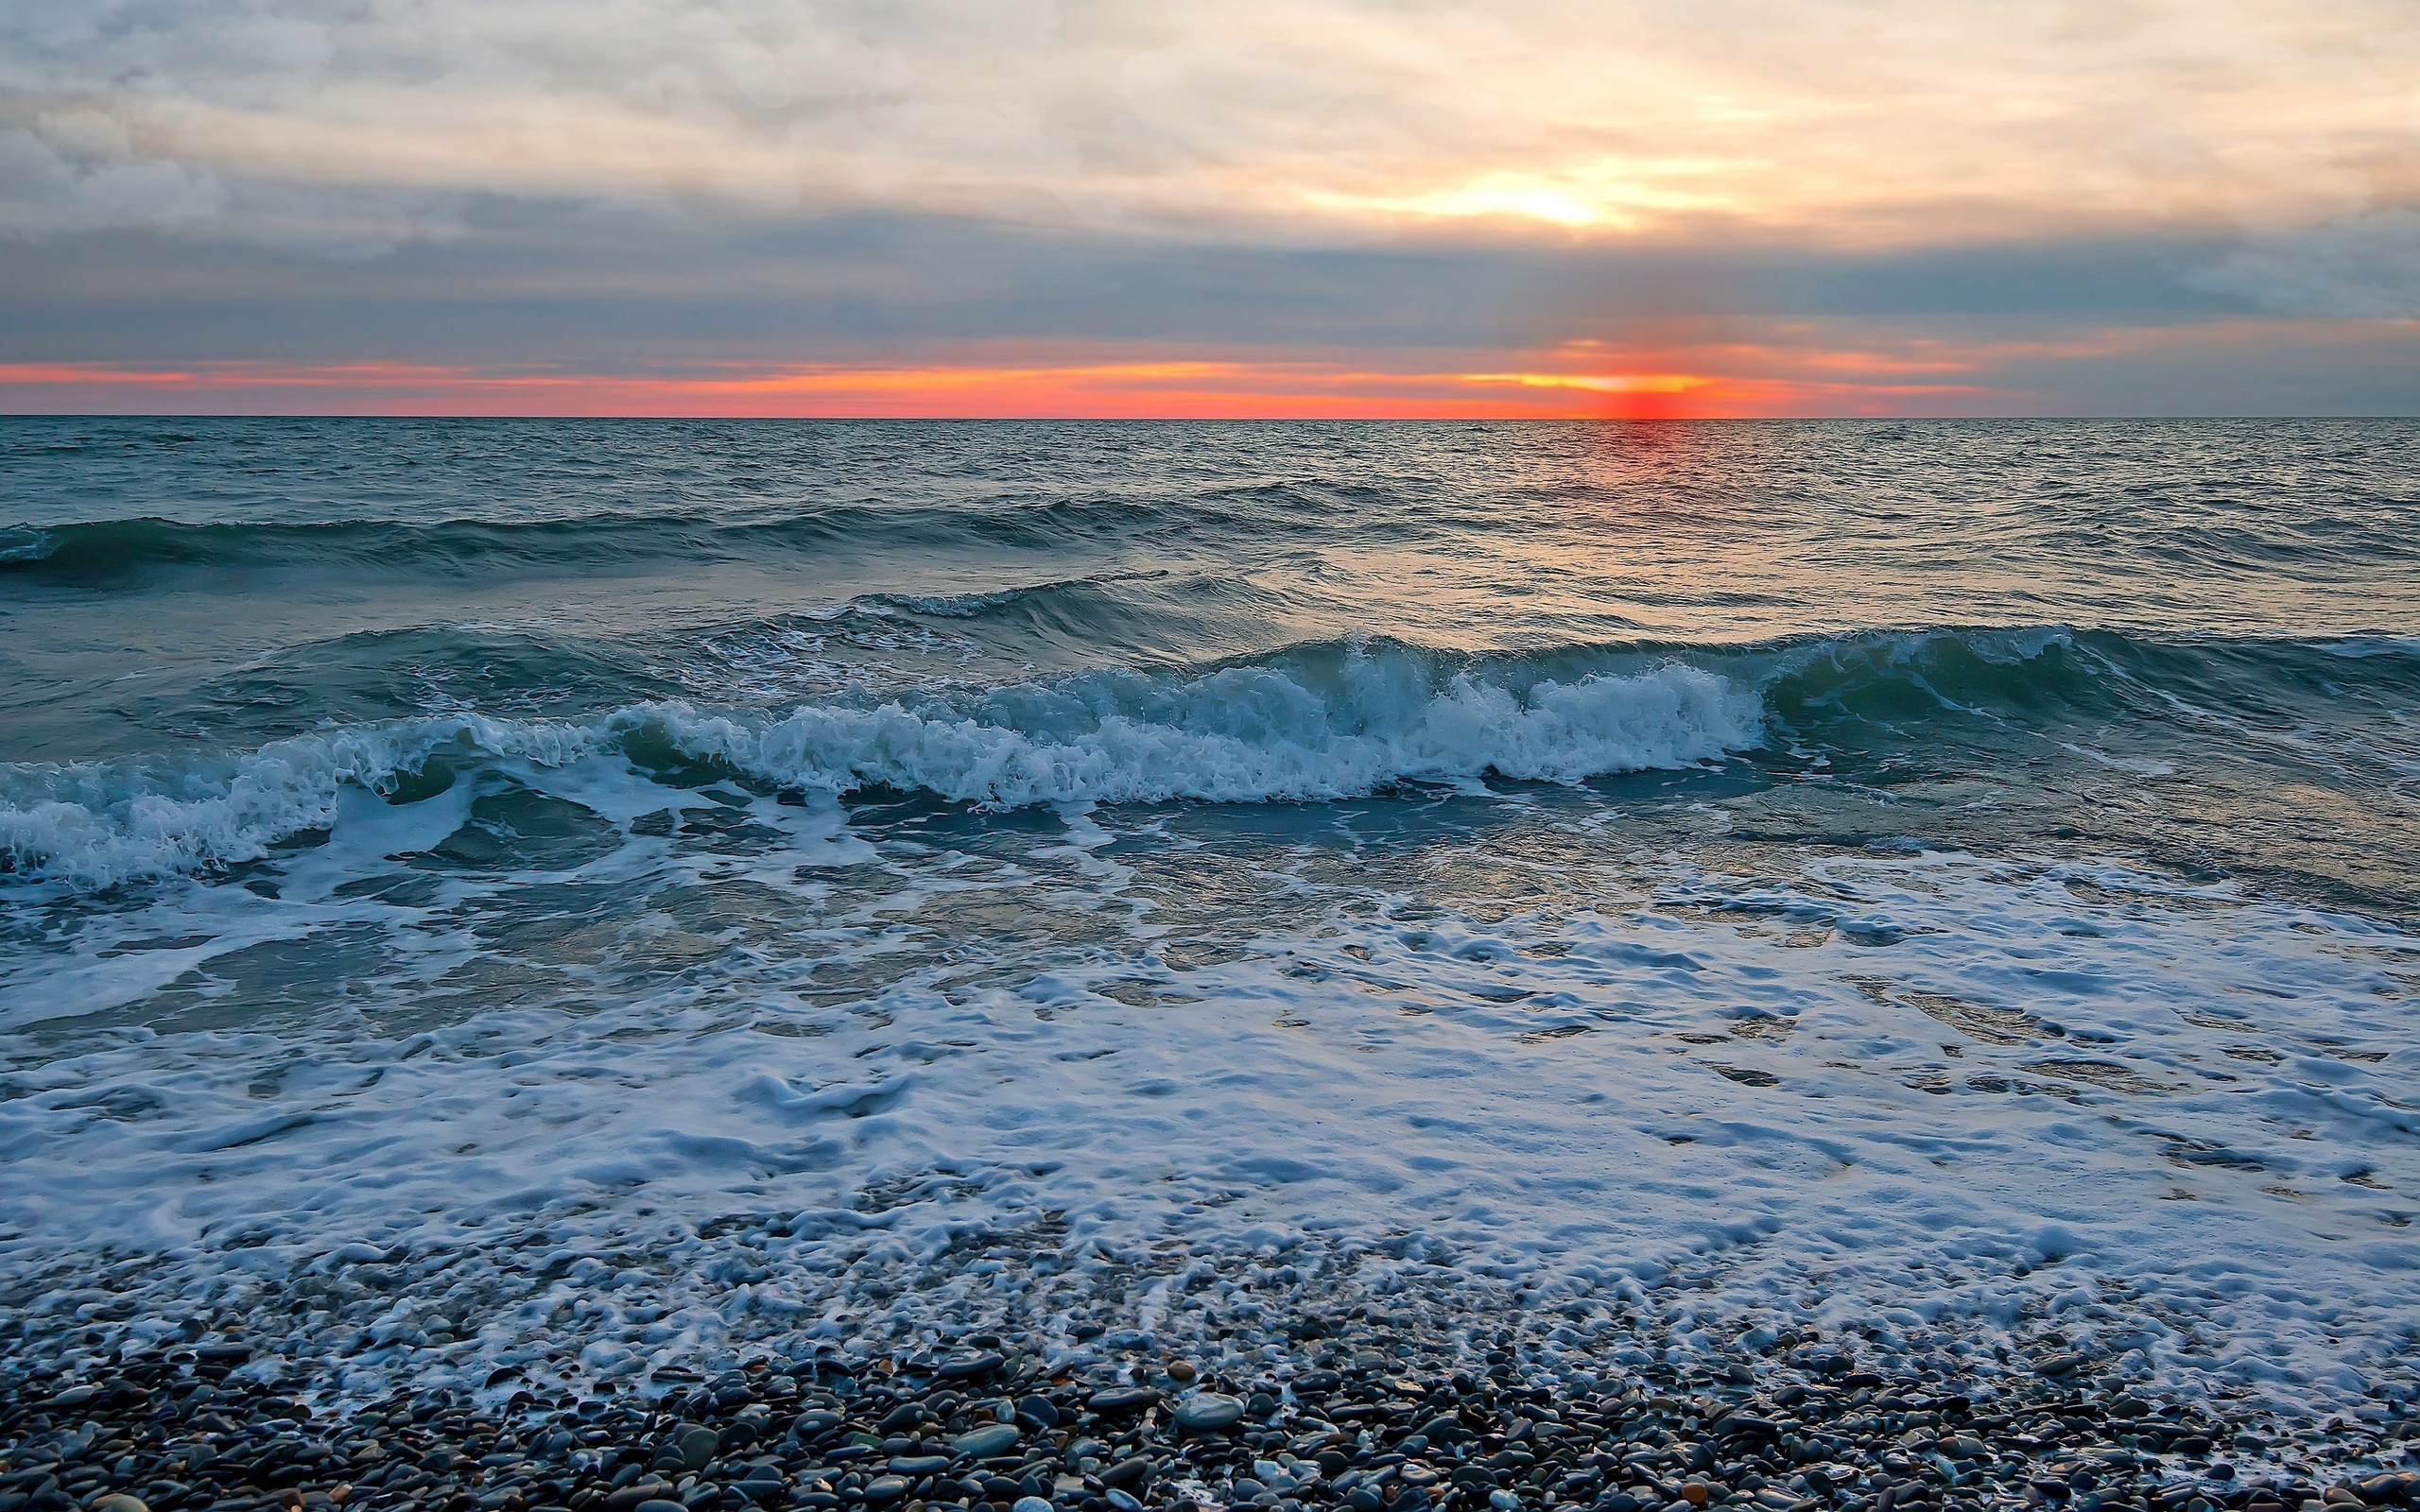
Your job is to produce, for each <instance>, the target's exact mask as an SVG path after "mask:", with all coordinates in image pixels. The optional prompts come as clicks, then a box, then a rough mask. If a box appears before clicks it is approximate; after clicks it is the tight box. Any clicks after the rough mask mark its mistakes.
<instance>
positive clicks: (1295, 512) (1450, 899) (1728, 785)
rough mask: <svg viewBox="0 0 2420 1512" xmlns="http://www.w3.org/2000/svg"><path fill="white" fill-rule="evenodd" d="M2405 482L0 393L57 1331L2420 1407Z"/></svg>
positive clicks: (1347, 432)
mask: <svg viewBox="0 0 2420 1512" xmlns="http://www.w3.org/2000/svg"><path fill="white" fill-rule="evenodd" d="M2415 475H2420V426H2415V425H2414V424H2411V423H2409V422H2401V421H2358V422H2357V421H2346V422H2319V421H2311V422H2302V421H2296V422H2277V423H2274V424H2250V423H2244V424H2236V423H2227V422H2173V423H2169V422H2160V423H2144V424H2123V425H2118V424H2109V425H2102V424H2081V423H2066V422H2042V423H2038V424H2037V423H2027V424H1987V423H1976V424H1937V425H1936V424H1924V425H1866V424H1847V423H1842V424H1831V423H1808V424H1775V425H1737V426H1720V425H1718V426H1695V425H1678V426H1668V427H1643V428H1623V427H1601V426H1526V425H1525V426H1494V425H1461V424H1436V425H1403V426H1392V425H1373V426H1253V425H1132V426H1118V425H1101V426H1092V425H1057V426H1053V425H1004V426H978V425H968V426H945V425H936V426H886V425H761V426H759V425H717V424H695V425H683V424H671V423H665V424H656V423H647V422H629V423H623V422H596V423H590V422H572V421H563V422H537V421H533V422H528V423H497V424H488V425H453V424H444V423H436V422H428V423H423V422H386V421H358V422H351V421H325V422H322V421H158V422H154V421H73V420H61V421H7V422H6V423H0V483H5V484H6V487H5V488H0V498H7V499H9V500H12V501H16V504H15V506H14V507H17V508H18V509H19V511H20V513H19V515H17V516H14V517H0V630H5V641H0V707H6V708H7V709H8V711H9V717H8V718H7V719H5V720H0V1164H4V1165H5V1172H6V1177H7V1179H6V1180H5V1182H0V1337H7V1338H9V1339H10V1340H11V1341H12V1347H13V1348H18V1349H24V1350H26V1351H29V1352H30V1353H34V1354H41V1355H44V1356H59V1355H61V1354H62V1353H73V1352H76V1351H87V1352H90V1351H106V1350H108V1349H113V1348H115V1347H116V1345H117V1343H119V1342H121V1341H122V1340H123V1339H125V1338H127V1337H136V1338H140V1337H146V1336H152V1335H156V1334H158V1333H159V1332H161V1331H163V1330H167V1329H172V1328H174V1327H176V1325H177V1324H178V1323H179V1322H180V1321H181V1320H186V1319H191V1320H193V1321H197V1322H201V1323H203V1324H204V1325H205V1326H206V1327H210V1328H219V1327H224V1326H228V1325H230V1324H231V1323H233V1322H240V1323H242V1325H243V1326H244V1327H245V1329H246V1330H247V1337H248V1339H250V1340H252V1341H255V1342H263V1341H268V1342H271V1343H273V1346H274V1347H273V1348H270V1347H267V1346H266V1344H265V1346H264V1348H262V1349H261V1350H260V1351H259V1353H258V1356H257V1358H256V1362H255V1365H254V1366H251V1367H248V1368H251V1369H253V1370H254V1371H255V1373H266V1374H270V1375H274V1376H277V1377H279V1378H280V1379H281V1380H282V1381H283V1382H284V1383H285V1384H286V1385H287V1386H288V1387H290V1388H292V1389H294V1390H297V1391H301V1392H303V1393H305V1394H320V1395H326V1394H343V1393H348V1392H355V1393H367V1392H371V1391H374V1390H376V1389H378V1388H379V1385H380V1383H382V1382H391V1381H393V1380H394V1379H395V1378H397V1377H407V1378H410V1379H414V1380H419V1381H423V1382H428V1381H436V1382H444V1383H454V1384H467V1385H469V1386H471V1387H473V1388H477V1389H490V1388H493V1389H495V1390H499V1391H510V1389H512V1387H511V1385H510V1381H511V1380H513V1379H527V1380H529V1381H532V1382H537V1381H540V1380H542V1379H544V1380H556V1381H563V1382H577V1381H597V1380H615V1381H624V1382H636V1383H641V1384H644V1383H646V1382H647V1381H648V1374H649V1372H650V1371H651V1370H652V1369H654V1368H656V1367H657V1366H663V1365H666V1364H689V1365H698V1366H709V1367H714V1366H717V1363H718V1362H722V1361H727V1360H728V1359H730V1358H731V1357H733V1356H734V1354H735V1352H737V1351H739V1350H741V1349H771V1350H775V1351H778V1352H781V1353H784V1354H785V1355H788V1354H795V1353H797V1352H799V1351H802V1350H804V1351H808V1352H812V1351H814V1350H818V1349H821V1350H838V1351H842V1352H847V1353H852V1354H856V1355H879V1354H900V1353H902V1352H914V1351H919V1350H925V1349H940V1348H944V1347H946V1346H947V1345H948V1344H949V1343H950V1341H951V1340H953V1339H957V1338H960V1337H963V1336H965V1335H967V1334H968V1333H969V1332H970V1331H979V1330H989V1331H991V1332H999V1333H1001V1334H1002V1336H1003V1337H1004V1338H1007V1339H1010V1340H1011V1341H1014V1342H1015V1344H1016V1347H1017V1348H1019V1349H1028V1350H1029V1351H1031V1352H1035V1353H1039V1354H1041V1355H1043V1356H1045V1357H1046V1358H1048V1359H1050V1360H1052V1361H1054V1362H1057V1363H1059V1364H1063V1365H1075V1366H1084V1365H1087V1364H1089V1365H1093V1366H1100V1367H1101V1368H1102V1369H1103V1370H1108V1369H1112V1368H1114V1367H1115V1361H1116V1360H1117V1359H1118V1358H1123V1356H1119V1355H1118V1354H1117V1351H1119V1350H1127V1351H1130V1354H1131V1351H1136V1350H1144V1349H1164V1348H1174V1347H1176V1346H1178V1345H1180V1344H1182V1345H1183V1346H1184V1347H1185V1348H1187V1349H1191V1350H1194V1351H1195V1352H1197V1353H1198V1354H1201V1355H1203V1356H1204V1357H1205V1358H1206V1357H1214V1356H1217V1355H1219V1353H1220V1352H1221V1351H1225V1352H1229V1353H1233V1352H1236V1351H1245V1352H1251V1351H1258V1350H1264V1349H1272V1348H1274V1349H1280V1350H1281V1351H1282V1350H1283V1349H1284V1348H1285V1347H1286V1339H1287V1334H1286V1330H1287V1329H1288V1327H1290V1326H1292V1325H1293V1324H1294V1323H1295V1322H1297V1321H1299V1319H1300V1318H1301V1317H1303V1316H1306V1315H1309V1314H1321V1315H1330V1314H1338V1313H1340V1312H1345V1311H1349V1310H1350V1308H1351V1307H1352V1306H1355V1305H1366V1306H1368V1307H1374V1308H1378V1309H1382V1310H1384V1311H1386V1312H1388V1313H1389V1314H1392V1315H1393V1316H1394V1317H1395V1318H1397V1319H1398V1320H1400V1319H1402V1318H1404V1317H1406V1316H1411V1317H1416V1318H1417V1320H1418V1321H1419V1323H1420V1326H1421V1328H1422V1329H1423V1330H1424V1331H1425V1332H1426V1335H1427V1336H1429V1338H1430V1341H1431V1342H1432V1343H1434V1344H1436V1345H1437V1346H1438V1347H1439V1348H1440V1349H1446V1350H1447V1352H1451V1349H1452V1348H1454V1347H1456V1345H1457V1341H1461V1343H1462V1344H1467V1345H1470V1346H1471V1347H1473V1348H1477V1347H1478V1345H1479V1344H1480V1343H1481V1342H1484V1343H1485V1345H1486V1350H1483V1351H1482V1352H1487V1351H1495V1352H1501V1348H1502V1347H1503V1340H1504V1338H1505V1336H1506V1335H1505V1331H1506V1330H1508V1329H1509V1330H1513V1331H1514V1332H1518V1333H1519V1334H1520V1335H1521V1336H1522V1338H1523V1339H1525V1340H1526V1341H1527V1342H1526V1344H1524V1345H1523V1346H1522V1348H1523V1349H1528V1350H1530V1351H1532V1352H1531V1353H1530V1354H1529V1355H1525V1356H1524V1358H1525V1359H1533V1360H1535V1361H1537V1362H1539V1363H1540V1364H1541V1366H1542V1367H1550V1368H1553V1369H1558V1370H1583V1369H1585V1370H1596V1369H1601V1368H1609V1367H1627V1366H1629V1365H1635V1364H1637V1363H1639V1362H1640V1361H1641V1360H1643V1359H1646V1358H1650V1357H1661V1356H1663V1355H1666V1354H1668V1353H1673V1352H1678V1353H1680V1354H1683V1355H1687V1356H1691V1357H1694V1358H1697V1359H1700V1360H1703V1361H1706V1362H1713V1361H1715V1360H1717V1358H1718V1357H1720V1356H1721V1355H1722V1354H1724V1353H1725V1351H1736V1350H1740V1349H1748V1350H1751V1351H1753V1350H1755V1349H1757V1348H1758V1347H1759V1341H1763V1342H1768V1343H1769V1342H1772V1341H1773V1340H1775V1339H1777V1338H1780V1337H1784V1336H1789V1334H1788V1333H1787V1332H1786V1327H1787V1326H1803V1325H1804V1324H1805V1323H1806V1321H1808V1320H1810V1319H1811V1320H1815V1321H1817V1322H1820V1323H1822V1324H1823V1325H1824V1327H1825V1329H1826V1330H1827V1332H1826V1333H1825V1335H1824V1337H1825V1339H1826V1340H1827V1341H1836V1340H1855V1341H1857V1343H1856V1348H1857V1349H1858V1351H1859V1352H1860V1353H1861V1354H1870V1355H1872V1356H1873V1357H1874V1359H1875V1361H1876V1364H1877V1365H1885V1366H1887V1365H1890V1364H1891V1362H1893V1361H1899V1362H1906V1363H1907V1364H1909V1365H1910V1366H1911V1367H1913V1368H1917V1369H1919V1370H1920V1371H1928V1372H1931V1373H1933V1374H1934V1375H1937V1376H1939V1377H1941V1378H1942V1379H1944V1380H1948V1379H1952V1378H1955V1379H1958V1380H1960V1381H1961V1382H1965V1383H1988V1382H1989V1380H1990V1379H1991V1378H1993V1376H1994V1375H1995V1373H1997V1372H2007V1371H2014V1370H2026V1369H2031V1364H2030V1362H2031V1361H2032V1360H2033V1359H2035V1358H2037V1357H2039V1356H2040V1355H2041V1354H2043V1353H2044V1352H2046V1351H2062V1352H2063V1351H2066V1350H2069V1349H2080V1348H2087V1347H2089V1348H2093V1349H2100V1350H2105V1351H2107V1352H2108V1353H2110V1354H2111V1355H2112V1356H2114V1357H2116V1358H2117V1359H2118V1361H2119V1365H2118V1367H2117V1373H2118V1375H2120V1376H2128V1377H2133V1378H2138V1379H2143V1380H2156V1381H2158V1382H2161V1383H2165V1384H2166V1385H2168V1386H2169V1387H2172V1388H2175V1389H2178V1390H2184V1391H2238V1390H2244V1391H2257V1392H2260V1393H2262V1394H2264V1395H2266V1396H2268V1397H2269V1398H2270V1399H2271V1400H2272V1401H2273V1403H2274V1404H2276V1405H2277V1406H2278V1407H2279V1408H2280V1409H2282V1410H2285V1411H2288V1412H2291V1413H2295V1414H2307V1413H2309V1412H2312V1411H2314V1410H2318V1409H2324V1408H2326V1407H2328V1405H2329V1404H2330V1403H2335V1402H2342V1401H2344V1400H2347V1399H2349V1398H2351V1397H2353V1396H2356V1395H2359V1394H2360V1393H2361V1392H2363V1391H2365V1390H2368V1389H2370V1388H2371V1387H2373V1386H2377V1385H2380V1384H2382V1383H2396V1384H2398V1385H2399V1386H2400V1387H2402V1388H2406V1389H2408V1388H2409V1387H2410V1386H2411V1385H2412V1384H2413V1383H2414V1377H2415V1375H2416V1374H2420V1372H2415V1369H2414V1366H2415V1361H2420V1342H2415V1330H2420V1295H2415V1279H2414V1275H2413V1272H2412V1268H2411V1262H2410V1259H2409V1257H2410V1256H2411V1253H2412V1246H2411V1243H2410V1236H2411V1229H2410V1228H2409V1224H2410V1222H2411V1216H2412V1214H2413V1213H2414V1212H2415V1211H2420V1138H2415V1125H2414V1120H2415V1118H2420V1111H2416V1110H2415V1108H2420V1097H2415V1096H2414V1094H2413V1093H2412V1092H2411V1087H2412V1086H2413V1085H2415V1083H2420V1078H2415V1077H2414V1075H2413V1071H2414V1060H2415V1055H2420V1051H2415V1048H2414V1047H2415V1045H2420V1035H2415V1033H2414V1019H2413V1012H2412V1010H2413V994H2414V991H2415V989H2416V988H2420V959H2416V958H2415V954H2414V953H2415V940H2420V935H2415V932H2414V921H2415V920H2420V885H2415V883H2414V879H2413V874H2412V871H2411V865H2410V858H2411V856H2413V855H2415V854H2420V804H2415V802H2414V800H2413V795H2414V792H2415V786H2414V784H2415V782H2420V642H2415V641H2414V640H2413V639H2412V638H2411V634H2410V630H2411V626H2412V625H2413V624H2415V623H2420V548H2415V545H2414V542H2420V516H2415V509H2420V505H2415V504H2414V502H2413V492H2412V490H2411V486H2410V484H2411V478H2412V477H2413V476H2415ZM204 1313H206V1314H208V1317H207V1318H206V1319H205V1318H202V1317H201V1316H200V1314H204ZM1365 1315H1366V1314H1365ZM1095 1331H1099V1332H1095ZM1830 1331H1839V1332H1830ZM1801 1332H1803V1328H1802V1329H1801ZM1827 1347H1828V1346H1827ZM1103 1351H1108V1352H1107V1353H1104V1352H1103ZM510 1370H517V1371H520V1372H522V1375H521V1377H519V1378H515V1377H510V1376H507V1375H502V1374H499V1372H504V1371H510ZM1258 1373H1259V1372H1258V1369H1257V1366H1255V1368H1254V1370H1253V1371H1249V1372H1244V1374H1252V1375H1256V1374H1258ZM1240 1378H1241V1377H1240V1376H1239V1377H1238V1379H1240Z"/></svg>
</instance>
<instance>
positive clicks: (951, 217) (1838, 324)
mask: <svg viewBox="0 0 2420 1512" xmlns="http://www.w3.org/2000/svg"><path fill="white" fill-rule="evenodd" d="M0 408H10V409H58V408H68V409H155V410H181V411H186V410H216V409H268V410H330V409H332V410H416V411H430V410H435V411H446V412H453V411H469V412H503V413H559V412H585V413H623V412H638V413H717V414H760V413H761V414H866V413H917V414H1266V415H1278V414H1327V415H1352V414H1436V415H1450V414H1538V415H1555V414H1616V415H1636V414H1936V413H1958V414H1977V413H1979V414H2037V413H2049V414H2180V413H2182V414H2237V413H2288V414H2323V413H2365V414H2376V413H2399V414H2411V413H2415V412H2420V10H2415V9H2414V7H2413V5H2412V3H2411V0H2173V3H2171V0H2090V3H2086V4H2075V5H2066V4H2060V3H2057V0H2035V3H2030V4H2006V3H2001V0H1954V3H1953V0H1936V3H1928V4H1919V3H1912V0H1858V3H1832V0H1584V3H1582V0H1569V3H1566V0H1485V3H1464V0H1393V3H1388V4H1379V3H1364V0H1203V3H1200V4H1195V5H1176V4H1169V3H1166V0H1159V3H1149V4H1147V3H1141V0H889V3H882V4H876V3H872V0H74V3H64V0H0Z"/></svg>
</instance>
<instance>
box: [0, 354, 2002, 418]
mask: <svg viewBox="0 0 2420 1512" xmlns="http://www.w3.org/2000/svg"><path fill="white" fill-rule="evenodd" d="M1732 355H1736V353H1734V354H1732ZM1659 357H1663V358H1664V361H1662V362H1659V363H1658V364H1657V365H1656V366H1654V367H1653V368H1651V369H1635V368H1633V369H1628V370H1610V371H1608V370H1598V371H1581V372H1574V371H1567V370H1566V371H1553V370H1543V371H1511V372H1487V373H1433V372H1432V373H1392V372H1373V371H1365V370H1352V369H1341V368H1337V367H1330V366H1323V365H1319V364H1307V363H1250V362H1158V363H1133V362H1129V363H1088V364H1073V365H1065V366H1030V367H1025V366H988V365H974V364H967V365H956V364H937V365H931V366H924V367H894V368H874V367H856V368H841V367H787V368H770V367H769V368H755V369H752V368H745V367H740V366H737V365H731V364H715V365H695V366H689V367H684V368H681V369H673V370H669V371H655V372H623V373H596V372H566V371H562V370H556V369H508V368H480V367H467V366H451V365H437V364H415V363H401V362H353V363H325V364H284V363H262V362H223V363H190V364H182V365H176V366H148V365H143V366H138V365H133V364H112V363H0V409H5V410H9V411H13V412H18V413H27V412H36V411H40V412H49V413H101V412H112V413H127V412H140V413H154V414H165V413H248V414H271V413H308V414H366V415H386V416H426V417H434V416H443V415H457V416H488V417H506V416H593V417H597V418H642V417H665V418H695V419H708V418H712V419H935V420H942V419H1003V420H1006V419H1070V420H1077V419H1083V420H1093V419H1099V420H1116V419H1132V420H1142V419H1150V420H1667V419H1669V420H1696V419H1706V420H1713V419H1747V418H1780V417H1789V416H1804V415H1813V414H1824V415H1843V414H1845V415H1858V414H1871V415H1890V414H1906V413H1909V412H1910V409H1911V408H1912V409H1916V410H1919V411H1935V410H1941V411H1954V412H1964V411H1968V410H1971V409H1972V408H1973V407H1974V405H1975V404H1976V402H1978V401H1979V400H1986V399H1990V398H1998V399H2001V400H2003V401H2005V400H2008V399H2014V398H2018V397H2021V396H2018V395H2015V394H2013V393H2009V392H2006V391H2002V390H1995V389H1992V388H1988V387H1979V386H1976V385H1971V384H1960V383H1954V382H1944V381H1937V380H1936V381H1917V382H1908V381H1905V380H1906V379H1908V378H1910V377H1914V376H1915V374H1914V373H1911V372H1910V371H1909V370H1908V369H1909V368H1910V367H1913V366H1917V365H1913V364H1909V365H1901V364H1899V363H1896V362H1894V361H1893V360H1892V359H1888V358H1880V357H1875V356H1872V355H1870V354H1860V353H1833V354H1816V355H1813V356H1809V355H1806V354H1793V361H1792V366H1797V367H1801V368H1813V369H1817V370H1818V371H1824V369H1830V371H1828V372H1825V374H1824V376H1821V377H1816V376H1791V377H1745V376H1739V375H1737V374H1725V373H1721V372H1690V371H1686V370H1677V369H1675V368H1673V367H1671V366H1667V365H1665V363H1667V362H1674V361H1678V360H1679V359H1678V358H1676V357H1668V356H1666V354H1659ZM1923 366H1925V367H1927V368H1930V369H1932V370H1933V371H1958V370H1963V367H1964V365H1962V364H1956V363H1935V364H1925V365H1923ZM1850 373H1854V374H1857V375H1858V377H1843V376H1841V375H1842V374H1850ZM1868 375H1870V376H1868ZM1860 378H1861V379H1863V381H1859V379H1860ZM1889 379H1898V380H1901V381H1896V382H1893V381H1888V380H1889Z"/></svg>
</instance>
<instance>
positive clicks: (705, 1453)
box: [672, 1423, 722, 1470]
mask: <svg viewBox="0 0 2420 1512" xmlns="http://www.w3.org/2000/svg"><path fill="white" fill-rule="evenodd" d="M721 1442H722V1435H720V1434H717V1433H716V1432H715V1431H714V1430H713V1429H711V1428H709V1427H707V1426H706V1425H705V1424H703V1423H691V1424H690V1425H689V1426H688V1427H686V1428H683V1429H682V1430H681V1431H680V1432H679V1433H678V1434H675V1435H673V1437H672V1447H673V1448H674V1449H675V1450H677V1451H679V1452H680V1454H681V1463H682V1464H683V1465H686V1466H688V1467H689V1468H690V1469H693V1470H701V1469H705V1468H706V1462H707V1461H709V1460H711V1459H713V1458H714V1457H715V1449H716V1446H717V1445H719V1444H720V1443H721Z"/></svg>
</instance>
